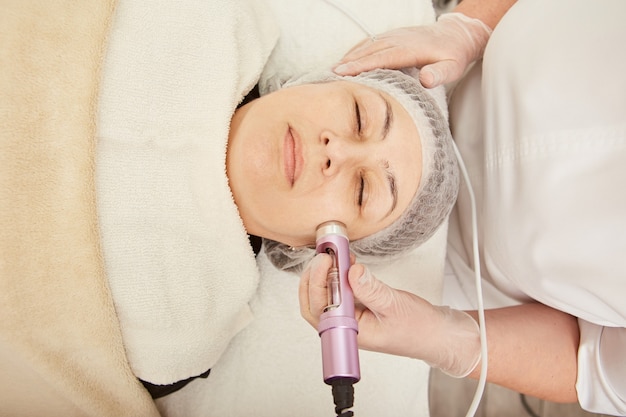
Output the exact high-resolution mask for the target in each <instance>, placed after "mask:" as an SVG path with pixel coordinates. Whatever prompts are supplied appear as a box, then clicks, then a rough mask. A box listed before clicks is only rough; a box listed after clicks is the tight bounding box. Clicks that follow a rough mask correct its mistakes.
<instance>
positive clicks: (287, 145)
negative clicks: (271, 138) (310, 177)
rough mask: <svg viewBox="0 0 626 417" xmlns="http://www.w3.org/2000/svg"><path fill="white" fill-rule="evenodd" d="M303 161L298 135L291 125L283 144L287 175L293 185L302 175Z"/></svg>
mask: <svg viewBox="0 0 626 417" xmlns="http://www.w3.org/2000/svg"><path fill="white" fill-rule="evenodd" d="M302 162H303V160H302V154H301V150H300V143H299V141H298V137H297V135H296V134H295V132H294V131H293V129H292V128H291V126H289V128H288V129H287V133H286V134H285V140H284V144H283V163H284V167H285V176H286V177H287V181H289V183H290V184H291V186H293V185H294V183H295V182H296V181H297V179H298V177H299V176H300V172H301V170H302Z"/></svg>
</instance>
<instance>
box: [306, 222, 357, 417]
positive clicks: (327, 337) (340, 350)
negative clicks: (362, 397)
mask: <svg viewBox="0 0 626 417" xmlns="http://www.w3.org/2000/svg"><path fill="white" fill-rule="evenodd" d="M315 243H316V252H317V253H327V254H329V255H330V256H331V257H332V258H333V265H332V268H331V269H330V270H329V271H328V276H327V284H328V287H327V288H328V303H327V305H326V307H325V308H324V312H323V313H322V315H321V317H320V322H319V324H318V326H317V331H318V333H319V335H320V338H321V343H322V369H323V374H324V382H325V383H326V384H328V385H332V387H333V397H334V399H335V405H336V408H335V410H336V411H337V414H338V415H341V416H349V415H352V412H351V411H348V412H343V413H342V411H343V410H345V409H346V408H350V407H352V403H353V396H354V391H353V387H352V384H354V383H356V382H358V381H359V380H360V379H361V370H360V366H359V349H358V344H357V333H358V324H357V321H356V319H355V318H354V296H353V295H352V290H351V288H350V285H349V284H348V269H349V268H350V248H349V245H348V244H349V241H348V236H347V231H346V227H345V225H343V224H342V223H340V222H336V221H330V222H326V223H322V224H321V225H319V226H318V228H317V236H316V242H315Z"/></svg>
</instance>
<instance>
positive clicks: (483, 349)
mask: <svg viewBox="0 0 626 417" xmlns="http://www.w3.org/2000/svg"><path fill="white" fill-rule="evenodd" d="M452 146H453V148H454V153H455V154H456V158H457V160H458V161H459V167H460V168H461V172H462V173H463V179H464V180H465V184H466V185H467V191H468V193H469V197H470V203H471V206H472V250H473V253H474V278H475V280H476V297H477V301H478V327H479V329H480V353H481V363H480V376H479V378H478V386H477V387H476V391H475V392H474V398H473V399H472V403H471V404H470V407H469V409H468V410H467V414H466V415H465V416H466V417H473V416H474V415H475V414H476V410H477V409H478V405H479V404H480V400H481V399H482V396H483V393H484V391H485V383H486V381H487V362H488V357H487V331H486V329H485V307H484V304H483V291H482V288H483V286H482V280H481V275H480V254H479V253H478V220H477V219H476V199H475V197H474V190H472V184H471V182H470V179H469V174H468V173H467V169H466V168H465V163H464V162H463V158H462V157H461V153H460V152H459V148H457V146H456V143H454V141H452Z"/></svg>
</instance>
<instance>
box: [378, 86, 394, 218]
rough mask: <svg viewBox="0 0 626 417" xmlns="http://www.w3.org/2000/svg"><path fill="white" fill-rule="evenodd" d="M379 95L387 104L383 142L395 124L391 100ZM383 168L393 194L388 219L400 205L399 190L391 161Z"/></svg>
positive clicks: (384, 163) (384, 164)
mask: <svg viewBox="0 0 626 417" xmlns="http://www.w3.org/2000/svg"><path fill="white" fill-rule="evenodd" d="M378 95H379V96H380V98H381V99H382V100H383V101H384V102H385V122H384V123H383V129H382V134H381V140H385V139H387V136H388V134H389V131H390V130H391V125H392V124H393V109H392V108H391V103H389V100H387V99H386V98H385V96H383V95H382V94H380V93H378ZM383 166H384V168H385V172H386V173H387V182H388V183H389V192H390V193H391V208H390V209H389V211H388V212H387V214H385V216H384V217H387V216H389V215H390V214H391V213H392V212H393V210H394V209H395V208H396V206H397V205H398V188H397V186H396V176H395V175H394V174H393V172H391V170H390V169H389V161H384V162H383Z"/></svg>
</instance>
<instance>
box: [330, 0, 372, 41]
mask: <svg viewBox="0 0 626 417" xmlns="http://www.w3.org/2000/svg"><path fill="white" fill-rule="evenodd" d="M324 1H325V2H326V3H328V4H330V5H331V6H333V7H334V8H335V9H337V10H339V11H340V12H341V13H343V14H345V15H346V16H348V17H349V18H350V19H352V21H353V22H354V23H356V24H357V26H358V27H360V28H361V30H362V31H363V32H365V34H366V35H367V36H368V37H369V38H370V39H372V40H376V35H375V34H374V33H373V32H372V31H371V30H369V29H368V28H367V26H366V25H365V23H363V21H361V20H360V19H359V18H358V17H356V15H355V14H354V13H352V12H350V10H348V9H346V8H345V7H344V6H342V5H341V4H339V3H337V2H336V1H334V0H324Z"/></svg>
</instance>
